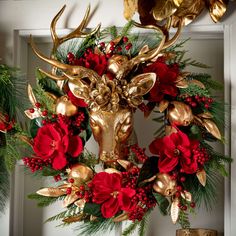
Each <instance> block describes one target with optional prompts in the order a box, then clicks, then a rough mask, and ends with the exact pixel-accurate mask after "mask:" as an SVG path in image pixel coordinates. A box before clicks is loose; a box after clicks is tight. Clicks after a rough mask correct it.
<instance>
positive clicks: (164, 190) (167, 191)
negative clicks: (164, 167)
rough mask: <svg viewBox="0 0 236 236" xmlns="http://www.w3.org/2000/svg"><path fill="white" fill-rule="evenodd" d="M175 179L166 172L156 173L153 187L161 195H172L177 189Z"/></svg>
mask: <svg viewBox="0 0 236 236" xmlns="http://www.w3.org/2000/svg"><path fill="white" fill-rule="evenodd" d="M176 186H177V183H176V180H174V179H171V176H170V175H168V174H166V173H158V174H157V175H156V181H155V183H154V185H153V189H154V190H155V191H156V192H157V193H160V194H161V195H163V196H166V197H169V196H173V195H174V194H175V193H176V191H177V189H176Z"/></svg>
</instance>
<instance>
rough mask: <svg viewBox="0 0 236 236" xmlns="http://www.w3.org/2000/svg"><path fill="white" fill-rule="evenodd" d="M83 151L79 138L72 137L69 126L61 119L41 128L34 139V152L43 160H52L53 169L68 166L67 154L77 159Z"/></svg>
mask: <svg viewBox="0 0 236 236" xmlns="http://www.w3.org/2000/svg"><path fill="white" fill-rule="evenodd" d="M82 150H83V142H82V140H81V138H80V137H79V136H74V135H72V134H71V133H70V132H69V130H68V126H67V125H66V124H65V123H64V122H63V121H61V120H60V119H59V121H58V122H56V123H49V124H46V125H44V126H43V127H41V128H39V130H38V132H37V136H36V137H35V138H34V151H35V153H36V155H37V156H39V157H40V158H42V159H44V160H45V159H51V160H52V168H53V169H55V170H61V169H62V168H64V167H65V166H66V165H67V159H66V156H67V154H68V155H70V156H72V157H77V156H78V155H79V154H80V153H81V152H82Z"/></svg>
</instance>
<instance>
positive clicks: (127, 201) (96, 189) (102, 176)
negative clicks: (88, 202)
mask: <svg viewBox="0 0 236 236" xmlns="http://www.w3.org/2000/svg"><path fill="white" fill-rule="evenodd" d="M92 185H93V187H92V188H93V202H95V203H97V204H102V207H101V212H102V215H103V217H105V218H111V217H112V216H114V215H115V214H116V213H117V212H118V211H120V210H124V211H129V210H130V209H131V208H132V203H131V198H132V197H133V196H134V195H135V190H134V189H131V188H128V187H127V188H122V177H121V175H120V174H117V173H112V174H109V173H106V172H100V173H98V174H96V175H95V176H94V178H93V181H92Z"/></svg>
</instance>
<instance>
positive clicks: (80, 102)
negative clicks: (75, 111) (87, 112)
mask: <svg viewBox="0 0 236 236" xmlns="http://www.w3.org/2000/svg"><path fill="white" fill-rule="evenodd" d="M67 95H68V97H69V99H70V101H71V102H72V103H73V104H74V105H75V106H77V107H87V106H88V104H87V103H86V102H85V101H84V100H83V99H81V98H77V97H76V96H74V94H73V93H72V92H71V91H69V92H68V93H67Z"/></svg>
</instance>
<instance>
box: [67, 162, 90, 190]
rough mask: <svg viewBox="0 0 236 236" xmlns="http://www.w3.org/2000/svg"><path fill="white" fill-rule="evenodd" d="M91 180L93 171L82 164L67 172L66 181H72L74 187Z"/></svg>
mask: <svg viewBox="0 0 236 236" xmlns="http://www.w3.org/2000/svg"><path fill="white" fill-rule="evenodd" d="M92 178H93V171H92V170H91V169H90V168H89V167H88V166H86V165H84V164H75V165H73V166H72V167H71V168H70V169H69V170H68V179H74V184H75V185H76V186H81V185H83V184H84V183H86V182H88V181H90V180H91V179H92Z"/></svg>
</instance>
